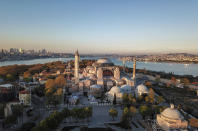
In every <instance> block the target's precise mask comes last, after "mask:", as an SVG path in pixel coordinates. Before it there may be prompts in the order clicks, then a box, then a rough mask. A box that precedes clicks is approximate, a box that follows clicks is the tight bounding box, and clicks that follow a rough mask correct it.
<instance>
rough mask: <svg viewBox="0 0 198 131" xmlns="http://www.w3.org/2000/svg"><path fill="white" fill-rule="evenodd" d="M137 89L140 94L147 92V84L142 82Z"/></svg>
mask: <svg viewBox="0 0 198 131" xmlns="http://www.w3.org/2000/svg"><path fill="white" fill-rule="evenodd" d="M137 91H138V93H139V94H147V93H148V88H147V87H146V86H145V85H143V84H141V85H138V86H137Z"/></svg>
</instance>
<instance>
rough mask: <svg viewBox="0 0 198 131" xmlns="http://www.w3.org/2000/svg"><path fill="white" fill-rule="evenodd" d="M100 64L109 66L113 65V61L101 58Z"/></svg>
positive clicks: (98, 61)
mask: <svg viewBox="0 0 198 131" xmlns="http://www.w3.org/2000/svg"><path fill="white" fill-rule="evenodd" d="M97 63H98V64H109V63H112V62H111V60H109V59H107V58H101V59H98V60H97Z"/></svg>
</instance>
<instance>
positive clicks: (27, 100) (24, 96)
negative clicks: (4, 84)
mask: <svg viewBox="0 0 198 131" xmlns="http://www.w3.org/2000/svg"><path fill="white" fill-rule="evenodd" d="M19 101H20V103H21V104H23V105H27V106H31V93H30V92H29V91H28V90H23V91H20V92H19Z"/></svg>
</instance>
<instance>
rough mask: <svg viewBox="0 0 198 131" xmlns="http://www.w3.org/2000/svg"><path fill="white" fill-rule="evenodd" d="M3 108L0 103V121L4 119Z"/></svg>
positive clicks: (3, 105)
mask: <svg viewBox="0 0 198 131" xmlns="http://www.w3.org/2000/svg"><path fill="white" fill-rule="evenodd" d="M4 107H5V104H3V103H0V119H1V118H4Z"/></svg>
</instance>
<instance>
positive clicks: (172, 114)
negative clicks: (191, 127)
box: [161, 104, 184, 120]
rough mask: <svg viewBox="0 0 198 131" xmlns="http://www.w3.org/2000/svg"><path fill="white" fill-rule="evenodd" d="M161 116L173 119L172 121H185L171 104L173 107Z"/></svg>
mask: <svg viewBox="0 0 198 131" xmlns="http://www.w3.org/2000/svg"><path fill="white" fill-rule="evenodd" d="M161 115H162V116H163V117H165V118H168V119H172V120H183V119H184V117H183V116H182V115H181V113H180V112H179V111H178V110H177V109H175V108H174V105H172V104H171V107H169V108H166V109H165V110H164V111H163V112H162V113H161Z"/></svg>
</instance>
